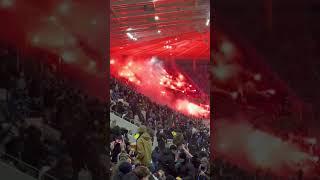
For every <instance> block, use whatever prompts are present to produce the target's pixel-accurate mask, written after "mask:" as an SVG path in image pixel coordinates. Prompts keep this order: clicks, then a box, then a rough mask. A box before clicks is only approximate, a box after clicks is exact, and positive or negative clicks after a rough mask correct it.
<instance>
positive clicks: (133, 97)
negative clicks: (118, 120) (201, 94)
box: [110, 77, 210, 180]
mask: <svg viewBox="0 0 320 180" xmlns="http://www.w3.org/2000/svg"><path fill="white" fill-rule="evenodd" d="M110 102H111V106H110V108H111V112H113V113H115V114H117V115H118V116H120V117H123V118H124V119H127V120H128V121H130V122H133V123H135V124H136V125H138V126H139V128H138V130H137V133H136V134H135V135H134V136H135V139H136V141H135V142H129V139H128V137H127V136H128V131H127V130H125V129H121V128H120V127H118V126H115V127H113V126H112V127H113V130H112V136H111V141H112V142H111V144H110V150H111V151H110V156H111V160H112V162H113V164H114V166H113V169H112V171H113V179H127V178H128V179H130V178H133V176H136V174H137V173H136V172H135V170H136V168H138V167H143V168H144V169H145V167H147V169H148V170H149V171H150V172H148V173H147V174H148V176H145V177H138V179H143V178H145V179H176V178H178V179H179V178H180V179H186V180H188V179H190V180H193V179H209V174H210V168H209V129H208V127H206V126H205V125H204V124H202V123H201V120H200V119H192V118H190V117H187V116H185V115H183V114H180V113H178V112H175V111H173V110H171V109H170V108H168V107H166V106H162V105H159V104H156V103H155V102H152V101H151V100H150V99H149V98H147V97H145V96H143V95H142V94H139V93H138V92H137V91H135V90H134V88H133V87H130V85H129V84H127V82H125V81H123V82H122V81H121V82H120V81H119V80H117V79H115V78H113V77H111V79H110ZM153 138H156V142H157V146H155V148H152V147H153V146H154V144H153V143H154V139H153ZM139 171H140V169H139ZM129 176H130V178H129ZM133 179H134V178H133Z"/></svg>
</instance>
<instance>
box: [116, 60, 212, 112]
mask: <svg viewBox="0 0 320 180" xmlns="http://www.w3.org/2000/svg"><path fill="white" fill-rule="evenodd" d="M112 60H114V59H111V60H110V64H113V66H111V73H112V74H114V75H115V76H116V77H120V79H122V80H126V81H127V82H129V83H130V84H131V85H133V86H135V89H136V90H137V91H139V92H140V93H142V94H144V95H146V96H148V97H150V98H151V99H152V100H154V101H156V102H157V103H159V104H164V105H168V106H169V107H171V108H172V109H175V110H177V111H180V112H181V113H184V114H186V115H191V116H195V117H201V118H208V117H209V105H201V104H199V103H195V102H193V101H194V100H195V98H198V97H201V96H200V95H199V93H200V91H197V90H196V89H194V86H192V85H191V84H190V83H189V82H188V81H187V78H186V77H184V76H183V75H182V74H181V73H180V72H169V71H168V70H167V69H165V66H164V65H163V63H164V62H162V61H161V60H159V59H157V58H156V57H152V58H150V59H143V60H141V59H136V58H132V57H130V58H127V59H125V60H122V59H120V60H119V59H117V64H114V62H113V61H112ZM181 99H184V100H181ZM208 101H209V100H206V102H208Z"/></svg>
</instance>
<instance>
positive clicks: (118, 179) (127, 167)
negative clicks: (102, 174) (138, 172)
mask: <svg viewBox="0 0 320 180" xmlns="http://www.w3.org/2000/svg"><path fill="white" fill-rule="evenodd" d="M131 171H132V165H131V164H130V163H129V162H127V161H123V162H121V163H120V164H119V166H118V167H117V171H115V173H114V175H113V177H112V180H123V179H124V176H125V175H126V174H128V173H130V172H131Z"/></svg>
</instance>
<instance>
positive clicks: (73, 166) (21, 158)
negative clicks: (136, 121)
mask: <svg viewBox="0 0 320 180" xmlns="http://www.w3.org/2000/svg"><path fill="white" fill-rule="evenodd" d="M2 50H3V51H4V52H6V53H2V54H1V66H0V77H1V78H2V79H1V83H0V86H1V87H0V89H1V107H0V110H1V111H0V114H1V129H0V135H1V136H0V142H1V152H2V153H1V154H2V155H1V156H2V157H1V159H2V161H6V162H7V163H9V164H12V165H13V166H15V167H16V168H18V169H19V170H21V171H23V172H26V173H28V174H29V175H32V176H34V177H36V178H38V179H39V180H44V179H45V180H47V179H61V180H77V179H86V180H91V179H97V180H99V179H101V180H102V179H106V177H107V176H108V174H107V173H108V171H107V165H106V162H107V155H106V150H105V147H106V144H104V141H105V137H104V134H103V132H104V127H105V125H106V120H105V107H106V106H105V104H103V103H101V102H100V101H99V100H98V99H95V98H90V97H89V96H88V95H86V94H85V93H83V92H82V91H80V90H77V89H75V88H73V87H71V86H70V83H69V82H68V80H67V79H66V78H63V77H61V76H60V77H58V73H56V68H53V67H54V65H53V66H51V65H48V64H45V61H44V62H42V63H41V61H29V59H22V58H21V57H19V60H17V59H18V57H17V54H16V53H15V51H12V50H9V51H8V50H7V49H2ZM19 61H20V62H19ZM21 162H24V163H21ZM30 169H32V172H30V171H31V170H30Z"/></svg>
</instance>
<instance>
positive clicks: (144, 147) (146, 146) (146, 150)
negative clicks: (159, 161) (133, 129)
mask: <svg viewBox="0 0 320 180" xmlns="http://www.w3.org/2000/svg"><path fill="white" fill-rule="evenodd" d="M138 133H139V134H140V136H139V138H138V139H137V160H138V162H140V163H141V164H142V165H144V166H146V167H151V153H152V141H151V137H150V135H149V134H148V132H147V128H146V127H145V126H140V127H139V129H138Z"/></svg>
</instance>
